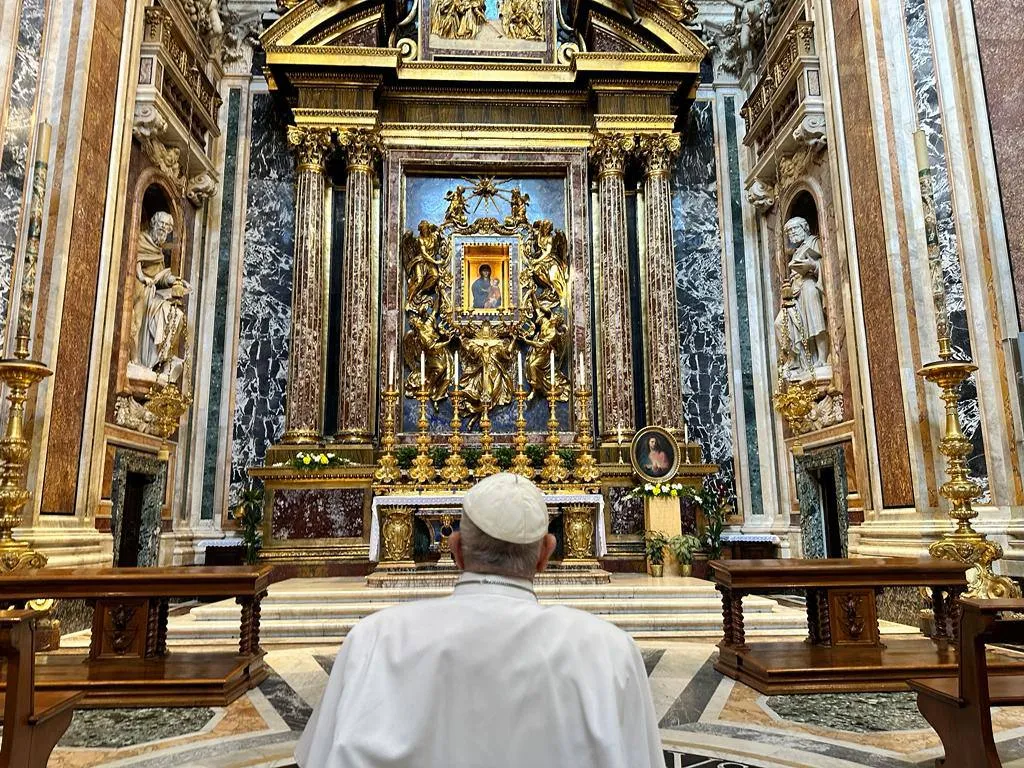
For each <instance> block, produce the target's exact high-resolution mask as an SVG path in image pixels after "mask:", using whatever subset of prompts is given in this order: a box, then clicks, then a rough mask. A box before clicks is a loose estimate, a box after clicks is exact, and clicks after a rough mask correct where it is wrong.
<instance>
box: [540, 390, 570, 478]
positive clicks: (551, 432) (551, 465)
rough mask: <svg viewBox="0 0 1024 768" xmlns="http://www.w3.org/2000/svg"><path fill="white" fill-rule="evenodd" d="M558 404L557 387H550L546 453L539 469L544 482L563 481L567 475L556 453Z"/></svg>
mask: <svg viewBox="0 0 1024 768" xmlns="http://www.w3.org/2000/svg"><path fill="white" fill-rule="evenodd" d="M557 404H558V389H557V388H556V387H552V388H551V390H550V392H548V436H547V444H548V455H547V456H546V457H545V459H544V467H543V468H542V469H541V471H540V476H541V479H543V480H544V482H546V483H563V482H565V481H566V480H567V479H568V477H569V470H568V469H566V467H565V461H564V460H563V459H562V457H561V456H560V455H559V453H558V449H559V440H558V416H557V415H556V414H555V406H556V405H557Z"/></svg>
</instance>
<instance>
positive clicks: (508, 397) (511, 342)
mask: <svg viewBox="0 0 1024 768" xmlns="http://www.w3.org/2000/svg"><path fill="white" fill-rule="evenodd" d="M515 350H516V338H515V336H514V335H513V334H508V335H499V334H498V333H497V332H496V329H495V328H494V326H493V325H492V324H491V322H490V321H489V320H485V321H484V322H483V323H480V324H478V325H475V326H474V327H472V328H471V329H469V332H468V333H466V335H464V336H463V337H462V352H463V356H462V363H463V365H464V366H465V367H464V368H463V369H462V372H461V378H460V381H461V383H462V386H463V388H464V392H465V397H466V403H467V405H468V406H469V409H470V411H472V412H473V413H481V412H482V411H483V403H484V400H487V401H488V402H489V404H490V407H491V408H495V407H497V406H499V405H507V404H508V403H511V402H512V393H513V384H512V368H513V360H514V358H515Z"/></svg>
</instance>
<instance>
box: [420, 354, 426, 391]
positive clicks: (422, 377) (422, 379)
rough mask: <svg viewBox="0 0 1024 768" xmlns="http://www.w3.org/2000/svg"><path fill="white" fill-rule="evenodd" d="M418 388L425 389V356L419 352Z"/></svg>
mask: <svg viewBox="0 0 1024 768" xmlns="http://www.w3.org/2000/svg"><path fill="white" fill-rule="evenodd" d="M420 386H422V387H423V388H424V389H426V386H427V354H426V353H425V352H423V351H422V350H421V351H420Z"/></svg>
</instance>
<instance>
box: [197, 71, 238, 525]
mask: <svg viewBox="0 0 1024 768" xmlns="http://www.w3.org/2000/svg"><path fill="white" fill-rule="evenodd" d="M241 102H242V90H241V89H240V88H232V89H231V91H230V93H229V94H228V130H227V137H226V142H225V148H224V173H223V175H222V178H223V179H224V183H223V184H222V185H221V189H222V195H221V214H220V243H219V244H218V249H217V273H216V277H215V279H216V281H217V289H216V292H215V294H214V295H215V297H216V298H215V308H214V322H213V349H212V350H211V354H210V397H209V399H208V400H207V403H206V413H207V417H206V450H205V454H204V466H203V503H202V507H201V509H200V519H202V520H212V519H213V502H214V498H215V495H216V487H217V452H218V449H219V447H220V438H221V434H222V430H221V426H220V405H221V397H222V394H223V388H224V352H225V348H224V340H225V337H226V335H227V319H228V318H227V306H228V276H229V274H230V270H231V238H232V234H233V231H234V223H235V222H234V216H235V172H236V170H237V163H238V120H239V111H240V109H241Z"/></svg>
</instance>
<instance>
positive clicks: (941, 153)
mask: <svg viewBox="0 0 1024 768" xmlns="http://www.w3.org/2000/svg"><path fill="white" fill-rule="evenodd" d="M904 13H905V17H906V23H907V42H908V45H909V49H910V64H911V73H912V75H913V80H914V101H915V104H916V107H917V119H918V124H919V125H920V127H921V129H922V130H923V131H924V133H925V137H926V139H927V141H928V160H929V163H930V164H931V169H932V180H933V185H934V194H935V219H936V225H937V228H938V232H939V254H940V256H941V259H942V272H943V277H944V281H945V286H946V303H947V306H948V307H949V321H950V341H951V342H952V345H953V350H954V352H955V353H956V356H957V357H959V358H963V359H970V357H971V334H970V330H969V328H968V324H967V323H968V319H967V301H966V299H965V297H964V283H963V274H962V270H961V267H960V248H959V242H958V238H957V232H956V222H955V221H954V219H953V194H952V188H951V186H950V180H949V168H948V167H947V164H946V139H945V135H944V132H943V127H942V105H941V104H940V103H939V92H938V85H937V82H936V75H935V62H934V61H933V58H932V56H933V53H932V42H931V31H930V30H929V28H928V14H927V9H926V7H925V0H904ZM960 422H961V427H962V428H963V431H964V434H965V435H966V436H967V439H968V440H970V441H971V456H970V458H969V459H968V468H969V470H970V473H971V477H972V478H973V479H974V480H975V481H977V482H978V483H980V484H981V486H982V488H984V490H985V495H984V496H983V497H982V499H981V501H982V502H985V501H988V499H989V495H988V469H987V467H986V465H985V440H984V436H983V435H982V425H981V412H980V410H979V408H978V388H977V384H976V382H975V379H974V376H971V377H970V378H969V379H968V380H967V381H965V382H964V384H963V386H962V387H961V388H960Z"/></svg>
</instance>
